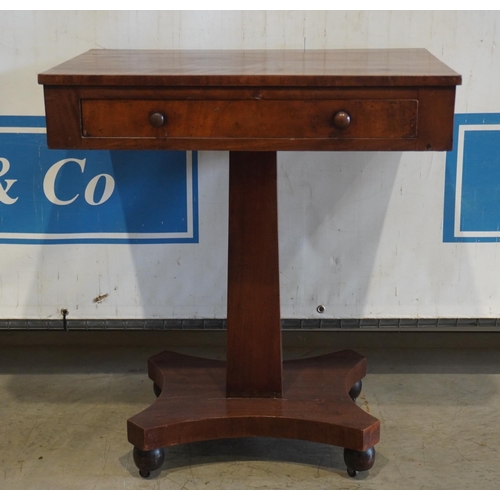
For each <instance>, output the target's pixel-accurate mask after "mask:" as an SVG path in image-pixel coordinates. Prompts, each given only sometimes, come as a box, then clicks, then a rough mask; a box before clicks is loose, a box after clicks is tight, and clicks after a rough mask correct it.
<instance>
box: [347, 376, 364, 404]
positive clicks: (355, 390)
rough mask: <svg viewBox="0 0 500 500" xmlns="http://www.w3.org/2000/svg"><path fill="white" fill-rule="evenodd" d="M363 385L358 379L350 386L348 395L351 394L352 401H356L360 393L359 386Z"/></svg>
mask: <svg viewBox="0 0 500 500" xmlns="http://www.w3.org/2000/svg"><path fill="white" fill-rule="evenodd" d="M362 387H363V383H362V381H361V380H358V381H357V382H356V383H355V384H354V385H353V386H352V387H351V390H350V391H349V396H351V399H352V400H353V401H356V399H357V398H358V396H359V395H360V394H361V388H362Z"/></svg>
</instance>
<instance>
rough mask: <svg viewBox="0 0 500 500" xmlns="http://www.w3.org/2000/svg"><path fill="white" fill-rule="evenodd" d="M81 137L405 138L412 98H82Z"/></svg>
mask: <svg viewBox="0 0 500 500" xmlns="http://www.w3.org/2000/svg"><path fill="white" fill-rule="evenodd" d="M80 104H81V114H82V117H81V118H82V136H83V137H88V138H91V137H95V138H150V139H151V138H177V139H182V138H186V139H195V138H199V139H201V138H206V139H218V138H221V139H222V138H228V139H239V138H241V139H250V138H257V139H259V138H261V139H295V138H297V139H411V138H415V137H417V122H418V100H417V99H378V100H377V99H373V100H370V99H359V100H356V99H348V100H321V99H318V100H286V101H285V100H278V99H277V100H267V99H266V100H264V99H262V100H250V99H249V100H241V99H240V100H188V99H183V100H153V99H82V100H81V101H80Z"/></svg>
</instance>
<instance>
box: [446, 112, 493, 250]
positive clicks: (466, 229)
mask: <svg viewBox="0 0 500 500" xmlns="http://www.w3.org/2000/svg"><path fill="white" fill-rule="evenodd" d="M443 241H445V242H453V241H455V242H457V241H459V242H496V241H500V114H498V113H484V114H458V115H455V133H454V148H453V151H451V152H449V153H447V155H446V184H445V207H444V224H443Z"/></svg>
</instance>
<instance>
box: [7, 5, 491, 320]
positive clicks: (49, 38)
mask: <svg viewBox="0 0 500 500" xmlns="http://www.w3.org/2000/svg"><path fill="white" fill-rule="evenodd" d="M499 23H500V12H498V11H490V12H488V11H478V12H474V11H460V12H456V11H440V12H432V11H415V12H412V11H397V12H391V11H370V12H368V11H345V12H343V11H310V12H309V11H288V12H287V11H247V12H240V11H206V12H200V11H184V12H183V11H175V12H174V11H161V12H156V11H60V12H59V11H40V12H31V11H19V12H16V11H3V12H0V61H1V65H0V115H43V114H44V107H43V95H42V88H41V86H39V85H37V82H36V80H37V73H38V72H40V71H43V70H45V69H48V68H50V67H52V66H54V65H56V64H59V63H61V62H63V61H64V60H66V59H68V58H70V57H73V56H75V55H78V54H80V53H82V52H84V51H86V50H88V49H91V48H152V49H211V48H214V49H215V48H217V49H240V48H245V49H305V50H308V49H316V48H318V49H321V48H328V49H333V48H365V47H366V48H400V47H424V48H427V49H429V50H430V51H431V52H432V53H433V54H434V55H436V56H437V57H439V58H441V59H442V60H443V61H444V62H445V63H447V64H448V65H449V66H451V67H452V68H453V69H454V70H456V71H457V72H459V73H461V74H462V75H463V85H462V86H461V87H459V88H458V91H457V105H456V112H457V113H497V112H500V92H498V89H499V88H500V57H499V53H498V50H499V49H498V46H499V44H500V25H499ZM0 156H2V155H1V153H0ZM278 162H279V196H280V201H279V210H280V214H279V216H280V245H281V247H280V253H281V283H282V316H283V317H287V318H292V317H301V318H306V317H307V318H314V317H319V315H318V313H317V312H316V307H317V306H318V305H319V304H321V305H323V306H324V307H325V312H324V313H323V315H322V316H321V317H340V318H361V317H363V318H380V317H384V318H387V317H412V318H414V317H500V287H499V286H498V284H497V282H498V278H497V276H496V275H497V273H496V271H495V270H496V269H498V268H499V267H500V249H499V244H498V243H443V236H442V233H443V230H442V218H443V197H444V165H445V153H377V152H363V153H280V154H279V157H278ZM227 166H228V155H227V153H216V152H214V153H208V152H201V153H200V155H199V227H200V237H199V244H178V245H176V244H165V245H162V244H158V245H142V244H141V245H91V244H80V245H75V244H73V245H47V246H39V245H12V244H2V245H0V318H55V317H59V316H60V310H61V309H62V308H67V309H68V310H69V313H70V315H69V318H110V319H113V318H214V317H225V312H226V306H225V300H226V291H225V283H226V259H227V248H226V245H227V235H226V231H227ZM106 294H108V295H107V297H106V298H104V299H103V300H101V301H98V302H94V299H95V298H96V297H98V296H102V295H106Z"/></svg>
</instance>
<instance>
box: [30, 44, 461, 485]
mask: <svg viewBox="0 0 500 500" xmlns="http://www.w3.org/2000/svg"><path fill="white" fill-rule="evenodd" d="M39 83H41V84H43V85H44V95H45V107H46V118H47V140H48V144H49V147H51V148H61V149H71V148H76V149H171V150H226V151H230V157H229V158H230V159H229V166H230V182H229V256H228V259H229V261H228V305H227V359H226V362H225V363H224V362H220V361H212V360H206V359H199V358H195V357H189V356H183V355H180V354H175V353H172V352H163V353H160V354H158V355H156V356H153V357H152V358H150V359H149V365H148V366H149V376H150V378H151V379H152V380H153V382H154V388H155V392H156V394H157V396H158V398H157V400H156V401H155V402H154V403H153V405H152V406H150V407H149V408H147V409H146V410H144V411H143V412H142V413H139V414H138V415H136V416H134V417H132V418H130V419H129V420H128V439H129V441H130V443H132V444H133V445H134V460H135V463H136V465H137V467H138V468H139V471H140V474H141V476H143V477H147V476H149V474H150V471H153V470H156V469H158V468H160V467H161V465H162V462H163V457H164V452H163V448H164V447H166V446H171V445H175V444H178V443H188V442H193V441H201V440H207V439H216V438H232V437H244V436H269V437H279V438H293V439H304V440H309V441H316V442H322V443H328V444H333V445H337V446H341V447H343V448H344V460H345V463H346V466H347V471H348V473H349V475H351V476H354V475H356V473H357V471H361V470H368V469H370V468H371V467H372V465H373V463H374V459H375V449H374V446H375V444H377V443H378V441H379V428H380V423H379V421H378V420H377V419H376V418H374V417H373V416H371V415H369V414H368V413H365V412H364V411H363V410H361V408H359V407H358V406H357V405H356V403H355V399H356V397H357V395H359V392H360V390H361V379H362V378H363V377H364V376H365V373H366V360H365V358H364V357H362V356H360V355H359V354H357V353H355V352H353V351H350V350H345V351H341V352H338V353H334V354H330V355H326V356H321V357H317V358H311V359H300V360H295V361H290V362H285V363H283V362H282V347H281V330H280V299H279V263H278V227H277V191H276V154H277V153H276V152H277V151H280V150H287V151H338V150H343V151H359V150H369V151H437V150H448V149H451V146H452V135H453V111H454V101H455V87H456V85H459V84H460V83H461V77H460V76H459V75H458V74H457V73H455V72H454V71H452V70H451V69H450V68H448V67H447V66H446V65H444V64H443V63H441V62H440V61H439V60H437V59H436V58H435V57H433V56H432V55H431V54H430V53H429V52H427V51H426V50H423V49H412V50H406V49H401V50H399V49H397V50H375V49H373V50H308V51H272V50H271V51H153V50H91V51H89V52H87V53H85V54H82V55H80V56H78V57H75V58H74V59H71V60H70V61H67V62H65V63H63V64H61V65H60V66H57V67H55V68H53V69H51V70H49V71H46V72H44V73H41V74H40V75H39Z"/></svg>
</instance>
